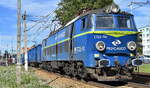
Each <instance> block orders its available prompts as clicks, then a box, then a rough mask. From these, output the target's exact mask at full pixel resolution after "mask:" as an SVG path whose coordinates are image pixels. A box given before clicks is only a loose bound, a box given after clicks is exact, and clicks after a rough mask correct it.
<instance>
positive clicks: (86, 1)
mask: <svg viewBox="0 0 150 88" xmlns="http://www.w3.org/2000/svg"><path fill="white" fill-rule="evenodd" d="M112 3H113V0H61V2H60V3H59V4H58V6H59V8H58V9H57V10H55V13H56V19H57V20H59V21H60V24H61V25H64V24H66V23H67V22H68V21H70V20H72V19H73V18H74V17H75V16H77V15H78V14H79V13H80V12H81V11H82V10H83V9H84V10H85V9H86V10H93V9H98V8H103V7H105V6H107V5H110V4H112Z"/></svg>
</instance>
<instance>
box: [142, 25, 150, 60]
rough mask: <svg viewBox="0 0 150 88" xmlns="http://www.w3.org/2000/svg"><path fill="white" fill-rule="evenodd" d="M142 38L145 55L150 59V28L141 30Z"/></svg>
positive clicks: (146, 27)
mask: <svg viewBox="0 0 150 88" xmlns="http://www.w3.org/2000/svg"><path fill="white" fill-rule="evenodd" d="M139 32H141V38H142V46H143V55H144V56H148V57H150V26H145V27H142V28H139Z"/></svg>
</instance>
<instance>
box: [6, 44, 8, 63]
mask: <svg viewBox="0 0 150 88" xmlns="http://www.w3.org/2000/svg"><path fill="white" fill-rule="evenodd" d="M6 66H8V45H7V53H6Z"/></svg>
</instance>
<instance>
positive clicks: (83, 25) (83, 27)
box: [81, 18, 86, 30]
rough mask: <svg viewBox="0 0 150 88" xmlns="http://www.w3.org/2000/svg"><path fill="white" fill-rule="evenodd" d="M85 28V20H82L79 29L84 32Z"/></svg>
mask: <svg viewBox="0 0 150 88" xmlns="http://www.w3.org/2000/svg"><path fill="white" fill-rule="evenodd" d="M85 27H86V18H83V19H82V23H81V29H82V30H84V29H85Z"/></svg>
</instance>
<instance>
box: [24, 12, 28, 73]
mask: <svg viewBox="0 0 150 88" xmlns="http://www.w3.org/2000/svg"><path fill="white" fill-rule="evenodd" d="M23 22H24V50H25V52H24V53H25V55H24V56H25V57H24V58H25V65H24V67H25V71H28V55H27V24H26V11H25V12H24V15H23Z"/></svg>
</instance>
